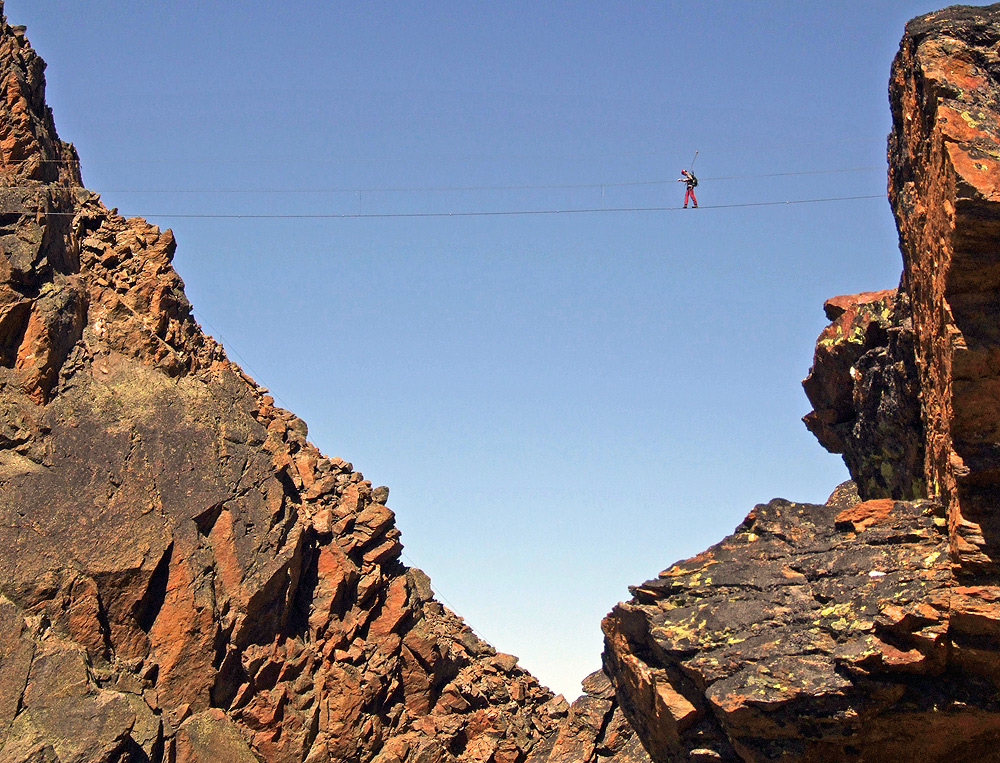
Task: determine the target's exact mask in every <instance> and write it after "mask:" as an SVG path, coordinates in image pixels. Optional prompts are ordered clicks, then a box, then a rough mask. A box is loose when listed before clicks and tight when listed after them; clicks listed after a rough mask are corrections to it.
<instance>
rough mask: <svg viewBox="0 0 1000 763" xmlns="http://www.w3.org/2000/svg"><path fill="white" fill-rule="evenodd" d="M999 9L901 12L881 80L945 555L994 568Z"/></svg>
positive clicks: (997, 525)
mask: <svg viewBox="0 0 1000 763" xmlns="http://www.w3.org/2000/svg"><path fill="white" fill-rule="evenodd" d="M998 42H1000V8H998V7H997V6H990V7H989V8H985V9H979V8H954V9H948V10H945V11H941V12H939V13H934V14H929V15H927V16H924V17H921V18H920V19H917V20H915V21H913V22H911V23H910V24H909V25H908V27H907V33H906V36H905V37H904V39H903V42H902V45H901V46H900V50H899V54H898V55H897V57H896V60H895V62H894V64H893V71H892V78H891V81H890V100H891V104H892V115H893V132H892V135H891V136H890V141H889V193H890V198H891V201H892V205H893V210H894V212H895V214H896V220H897V224H898V227H899V235H900V248H901V249H902V252H903V279H902V287H901V288H903V289H904V290H905V291H906V292H907V293H908V294H909V295H910V299H911V301H912V315H913V327H914V332H915V335H916V351H917V359H918V369H919V373H920V390H921V399H922V406H923V408H922V415H923V422H924V427H925V429H926V449H925V462H924V470H923V471H924V478H925V480H926V482H927V485H928V486H929V488H930V491H931V493H932V494H933V495H935V496H938V497H939V498H940V500H941V501H942V502H943V503H944V505H945V506H946V507H947V508H948V516H949V527H950V532H951V544H952V553H953V554H954V556H955V559H956V561H957V562H958V563H959V564H960V565H961V566H962V569H963V570H964V571H966V572H969V573H979V572H986V573H989V574H991V575H995V574H997V572H1000V569H998V567H997V562H998V561H1000V513H998V511H997V506H998V498H1000V490H998V488H1000V405H998V402H997V401H998V399H1000V398H998V395H997V391H998V389H1000V365H998V363H997V358H998V357H1000V332H998V326H1000V320H998V316H1000V313H998V311H997V301H998V299H1000V254H998V246H997V241H998V238H1000V191H998V186H1000V159H998V157H1000V124H998V121H997V120H998V115H1000V58H998V55H997V43H998Z"/></svg>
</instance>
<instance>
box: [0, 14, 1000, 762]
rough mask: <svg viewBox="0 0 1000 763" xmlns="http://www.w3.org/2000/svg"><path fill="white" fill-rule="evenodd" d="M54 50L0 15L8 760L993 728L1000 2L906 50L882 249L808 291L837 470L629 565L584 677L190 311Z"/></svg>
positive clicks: (651, 751) (810, 746) (820, 747)
mask: <svg viewBox="0 0 1000 763" xmlns="http://www.w3.org/2000/svg"><path fill="white" fill-rule="evenodd" d="M2 14H3V7H2V4H0V16H2ZM44 68H45V65H44V63H43V62H42V60H41V59H40V58H39V56H38V55H37V54H36V53H35V51H34V50H33V49H32V47H31V45H30V44H29V42H28V39H27V37H26V30H25V28H24V27H22V26H17V25H12V24H10V23H8V21H7V19H6V17H4V18H3V19H2V21H0V253H2V257H0V410H2V416H3V418H2V422H0V424H2V428H0V763H166V762H169V763H216V762H219V763H221V762H223V761H226V762H229V761H232V762H235V763H255V762H260V761H263V762H264V763H329V762H331V761H344V762H350V763H456V762H457V763H592V762H593V763H597V762H599V761H609V762H611V761H613V762H614V763H649V762H650V761H653V762H655V763H675V762H676V763H680V762H681V761H699V762H707V761H732V762H738V761H743V762H745V763H750V762H753V763H757V762H764V761H786V762H787V763H796V762H801V763H821V762H828V761H850V762H855V763H864V762H869V763H874V762H879V763H882V762H885V761H909V760H920V761H942V762H944V761H948V762H949V763H962V762H963V761H969V762H970V763H971V762H972V761H990V760H1000V754H998V753H997V749H998V743H1000V308H998V305H1000V4H998V5H993V6H987V7H968V6H955V7H952V8H948V9H945V10H942V11H938V12H935V13H930V14H927V15H925V16H921V17H919V18H917V19H914V20H913V21H911V22H910V23H909V24H908V25H907V27H906V31H905V34H904V36H903V39H902V42H901V44H900V48H899V52H898V54H897V56H896V59H895V61H894V63H893V67H892V71H891V74H890V81H889V97H890V108H891V113H892V119H893V130H892V133H891V134H890V136H889V139H888V151H887V156H888V167H889V175H888V188H889V200H890V202H891V206H892V210H893V214H894V215H895V221H896V224H897V228H898V232H899V243H900V251H901V253H902V258H903V270H902V276H901V280H900V283H899V286H898V288H896V289H892V290H882V291H873V292H865V293H861V294H854V295H847V296H837V297H833V298H831V299H829V300H828V301H827V302H826V304H825V306H824V307H825V311H826V316H827V319H828V320H829V321H830V323H829V325H828V326H827V328H825V329H824V330H823V333H822V334H821V335H820V337H819V339H818V341H817V344H816V349H815V356H814V362H813V367H812V369H811V370H810V371H809V375H808V377H807V378H806V380H805V381H804V383H803V384H804V388H805V391H806V394H807V396H808V398H809V400H810V402H811V404H812V406H813V410H812V412H810V413H809V414H808V415H807V416H806V417H805V425H806V426H807V427H808V429H809V430H810V431H811V432H812V433H813V434H814V435H815V436H816V438H817V439H818V440H819V442H820V444H821V445H822V446H823V447H825V448H826V449H827V450H829V451H831V452H833V453H839V454H842V455H843V458H844V461H845V464H846V465H847V467H848V470H849V472H850V475H851V481H849V482H845V483H843V484H841V485H839V486H831V488H830V489H831V494H830V497H829V499H828V500H827V501H826V502H825V503H824V504H822V505H820V504H808V503H797V502H794V501H788V500H783V499H775V500H772V501H770V502H769V503H762V504H760V505H758V506H756V507H754V508H753V509H752V510H751V511H750V512H749V513H748V514H747V515H746V518H745V519H744V520H743V521H742V523H740V525H739V526H738V527H737V528H736V530H735V531H734V532H733V533H732V534H731V535H729V536H728V537H726V538H725V539H723V540H722V541H720V542H719V543H717V544H715V545H713V546H712V547H710V548H709V549H707V550H705V551H703V552H702V553H700V554H698V555H696V556H694V557H692V558H690V559H687V560H684V561H681V562H678V563H676V564H674V565H672V566H671V567H669V568H668V569H666V570H664V571H663V572H661V573H660V574H659V575H658V576H657V577H656V578H654V579H651V580H648V581H646V582H643V583H640V584H637V585H635V586H633V587H632V588H631V591H630V592H631V599H630V600H629V601H627V602H621V603H618V604H617V605H616V606H614V607H613V608H612V609H611V611H610V613H609V614H608V615H607V617H606V618H605V619H604V621H603V624H602V629H603V633H604V635H605V648H604V653H603V655H601V656H599V655H596V654H595V655H594V665H595V667H600V669H599V670H597V671H596V672H594V673H593V674H591V675H590V676H588V677H587V678H586V679H585V681H584V682H583V690H584V693H583V694H582V696H581V697H580V698H579V699H577V700H576V701H575V702H573V703H572V704H570V703H568V702H567V701H566V700H565V699H564V698H563V697H562V696H561V695H554V694H553V693H552V692H551V691H550V690H549V689H547V688H546V687H544V686H542V685H541V684H540V683H539V681H538V680H537V679H536V678H535V677H534V676H532V675H531V674H530V673H529V672H528V671H526V670H525V669H523V668H522V667H521V666H520V665H519V664H518V660H517V658H516V657H514V656H512V655H509V654H505V653H503V652H499V651H497V649H495V648H494V647H493V646H492V645H490V644H488V643H486V642H485V641H484V640H483V639H481V638H480V637H479V636H477V635H476V633H474V632H473V631H472V629H471V628H469V627H468V625H466V623H465V622H464V621H463V620H462V619H461V618H460V617H458V616H457V615H456V614H454V613H453V612H452V611H451V610H450V609H449V608H448V607H447V606H445V605H444V604H443V603H442V602H441V601H439V600H438V598H437V597H436V596H435V593H434V591H433V590H432V588H431V583H430V580H429V578H428V576H427V575H426V574H424V573H423V572H422V571H421V570H419V569H417V568H415V567H412V566H408V565H406V564H404V563H403V560H402V556H401V554H402V542H401V533H400V531H399V530H398V528H397V527H396V521H395V515H394V513H393V511H392V510H391V509H390V508H389V507H388V502H389V489H388V488H386V487H383V486H378V485H373V483H372V482H371V481H369V480H367V479H365V477H364V476H363V475H362V474H361V473H360V472H358V471H357V470H356V469H355V468H354V466H353V464H352V463H350V462H348V461H347V460H345V459H344V458H341V457H336V456H329V455H326V454H324V453H322V452H321V451H320V450H319V449H318V448H317V447H316V445H314V444H313V443H312V442H311V441H310V440H309V432H308V427H307V425H306V423H305V422H304V421H303V420H302V419H300V418H299V417H298V416H296V415H295V414H293V413H292V412H290V411H287V410H284V409H283V408H282V407H281V406H279V405H277V404H276V401H275V398H274V396H273V395H272V394H271V393H270V392H269V391H268V390H266V389H264V388H263V387H262V386H260V384H258V383H257V382H256V381H255V380H254V379H253V378H252V377H251V375H250V374H249V373H248V372H247V371H245V370H244V369H242V368H241V367H240V366H239V365H237V364H236V363H234V362H233V361H232V360H230V359H229V357H228V355H227V353H226V351H225V350H224V348H223V347H222V345H221V344H219V343H218V342H216V341H215V340H214V339H213V338H212V337H210V336H209V335H208V334H206V333H205V332H203V331H202V328H201V327H200V326H199V325H198V323H197V322H196V320H195V319H194V317H193V314H192V306H191V304H190V303H189V301H188V299H187V296H186V295H185V291H184V284H183V283H182V281H181V278H180V276H179V275H178V273H177V272H176V270H175V269H174V267H173V264H172V263H173V258H174V254H175V251H176V248H177V244H176V241H175V239H174V236H173V233H172V232H171V231H170V230H163V229H161V228H159V227H158V226H155V225H152V224H150V223H148V222H147V221H145V220H144V219H142V218H139V217H129V218H126V217H123V216H122V215H120V214H118V211H117V210H116V209H108V208H107V207H106V206H105V205H104V203H103V202H102V201H101V198H100V197H99V196H98V195H97V194H95V193H93V192H92V191H89V190H88V189H86V188H85V187H84V186H83V182H82V178H81V173H80V165H81V157H79V156H78V154H77V151H76V149H75V148H74V147H73V146H72V145H71V144H69V143H66V142H63V141H62V140H61V139H60V138H59V136H58V134H57V132H56V128H55V125H54V121H53V117H52V112H51V110H50V109H49V107H48V106H47V105H46V101H45V79H44V74H43V72H44ZM82 161H83V163H84V164H85V163H86V157H83V159H82ZM702 211H707V210H702ZM779 487H780V486H779ZM609 604H610V602H609Z"/></svg>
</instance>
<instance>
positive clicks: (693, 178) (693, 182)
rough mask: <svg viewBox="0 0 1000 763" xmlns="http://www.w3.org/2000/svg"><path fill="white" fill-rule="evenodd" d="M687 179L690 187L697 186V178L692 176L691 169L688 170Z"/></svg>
mask: <svg viewBox="0 0 1000 763" xmlns="http://www.w3.org/2000/svg"><path fill="white" fill-rule="evenodd" d="M688 180H690V181H691V187H692V188H697V187H698V178H696V177H695V176H694V173H693V172H691V170H688Z"/></svg>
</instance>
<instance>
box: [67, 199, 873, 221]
mask: <svg viewBox="0 0 1000 763" xmlns="http://www.w3.org/2000/svg"><path fill="white" fill-rule="evenodd" d="M886 198H888V196H887V195H886V194H884V193H877V194H869V195H863V196H830V197H825V198H821V199H788V200H786V201H755V202H742V203H739V204H702V205H701V206H699V207H698V209H699V210H703V209H740V208H749V207H780V206H790V205H793V204H826V203H831V202H837V201H860V200H863V199H886ZM682 209H684V207H680V206H673V207H578V208H575V207H568V208H564V209H511V210H478V211H469V212H329V213H301V214H288V213H273V214H269V213H263V214H258V213H246V214H242V213H227V214H220V213H185V212H164V213H156V212H144V213H141V214H139V215H137V216H138V217H144V218H147V219H148V218H160V219H163V218H166V219H171V218H173V219H183V220H385V219H400V218H429V217H528V216H537V215H581V214H603V213H608V212H618V213H623V212H675V211H679V210H682ZM49 214H52V215H67V216H71V217H72V216H74V213H71V212H51V213H49Z"/></svg>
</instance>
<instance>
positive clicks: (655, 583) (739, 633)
mask: <svg viewBox="0 0 1000 763" xmlns="http://www.w3.org/2000/svg"><path fill="white" fill-rule="evenodd" d="M998 51H1000V5H994V6H989V7H985V8H971V7H964V6H956V7H954V8H949V9H945V10H943V11H940V12H937V13H932V14H928V15H926V16H923V17H920V18H918V19H915V20H914V21H912V22H911V23H910V24H908V25H907V27H906V32H905V34H904V37H903V40H902V43H901V45H900V49H899V53H898V55H897V57H896V59H895V61H894V64H893V68H892V74H891V81H890V88H889V91H890V102H891V108H892V115H893V131H892V134H891V135H890V138H889V149H888V158H889V195H890V200H891V202H892V207H893V211H894V213H895V216H896V220H897V223H898V227H899V239H900V249H901V251H902V255H903V274H902V278H901V281H900V286H899V288H898V289H896V290H891V291H884V292H870V293H865V294H857V295H851V296H846V297H836V298H834V299H832V300H829V301H828V302H827V304H826V312H827V317H828V319H829V320H830V321H831V324H830V325H829V326H828V327H827V328H826V329H825V330H824V332H823V333H822V334H821V335H820V338H819V341H818V342H817V347H816V354H815V361H814V365H813V368H812V370H811V371H810V374H809V376H808V378H807V379H806V381H805V382H804V385H805V389H806V392H807V394H808V396H809V398H810V400H811V402H812V404H813V406H814V410H813V411H812V412H811V413H810V414H809V415H808V416H807V417H806V424H807V426H808V427H809V429H810V430H811V431H812V432H814V433H815V434H816V436H817V438H818V439H819V440H820V442H821V443H822V444H823V445H824V446H825V447H826V448H828V449H829V450H831V451H833V452H835V453H842V454H843V455H844V460H845V463H846V464H847V466H848V468H849V470H850V473H851V476H852V478H853V480H854V482H852V483H846V484H845V485H843V486H841V487H840V488H838V489H837V490H836V491H835V492H834V493H833V495H832V496H831V497H830V499H829V501H827V503H826V504H825V505H806V504H797V503H793V502H789V501H783V500H774V501H772V502H770V503H768V504H766V505H760V506H758V507H756V508H755V509H754V510H753V511H752V512H751V513H750V514H749V515H748V516H747V518H746V519H745V520H744V522H743V523H742V524H741V525H740V527H739V528H737V530H736V532H735V533H734V534H733V535H731V536H730V537H729V538H727V539H726V540H724V541H722V542H721V543H719V544H717V545H716V546H713V547H712V548H711V549H709V550H708V551H706V552H704V553H702V554H700V555H698V556H697V557H695V558H693V559H690V560H687V561H685V562H681V563H679V564H676V565H674V566H672V567H671V568H669V569H667V570H666V571H664V572H662V573H660V575H659V577H658V578H656V579H654V580H651V581H648V582H646V583H644V584H642V585H640V586H636V587H634V588H633V589H632V593H633V599H632V600H631V601H630V602H628V603H624V604H620V605H619V606H618V607H616V608H615V609H614V610H613V611H612V613H611V614H610V615H609V616H608V617H607V618H606V619H605V621H604V631H605V634H606V648H605V655H604V660H605V669H606V670H607V672H608V674H609V675H610V677H611V680H612V682H613V684H614V686H615V688H616V690H617V694H618V700H619V702H620V703H621V705H622V707H623V709H624V710H625V713H626V715H627V716H628V717H629V719H630V720H631V721H632V723H633V725H634V727H635V728H636V730H637V731H638V733H639V734H640V736H641V737H642V738H643V740H644V742H645V744H646V748H647V749H648V750H649V752H650V754H651V756H652V757H653V759H654V760H656V761H658V762H662V763H665V762H666V761H690V760H699V761H712V760H715V761H720V760H721V761H778V760H780V761H797V762H809V761H816V762H817V763H819V761H834V760H835V761H859V762H860V761H903V760H921V761H942V762H943V761H949V762H950V763H955V762H957V761H983V760H996V759H997V751H996V750H997V745H998V744H1000V704H998V703H997V697H998V686H1000V578H998V572H1000V569H998V562H1000V404H998V401H1000V328H998V327H1000V312H998V307H997V306H998V304H1000V243H998V242H1000V159H998V157H1000V53H998Z"/></svg>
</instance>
